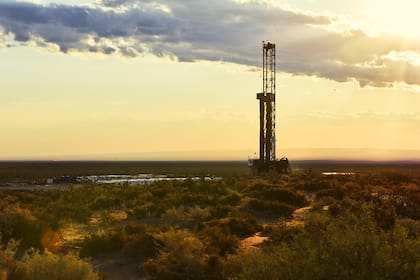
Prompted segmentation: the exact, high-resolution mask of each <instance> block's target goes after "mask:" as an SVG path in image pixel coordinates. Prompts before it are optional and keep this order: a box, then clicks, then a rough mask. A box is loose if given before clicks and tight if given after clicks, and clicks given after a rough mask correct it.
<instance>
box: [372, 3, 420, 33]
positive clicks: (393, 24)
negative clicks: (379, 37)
mask: <svg viewBox="0 0 420 280" xmlns="http://www.w3.org/2000/svg"><path fill="white" fill-rule="evenodd" d="M364 2H365V3H366V11H365V13H364V15H365V16H366V20H367V21H368V22H369V23H370V24H371V25H372V27H373V28H375V29H377V30H378V31H380V32H390V33H392V34H396V35H404V36H408V37H418V36H419V35H420V29H419V26H420V16H419V11H420V2H419V1H417V0H400V1H381V0H370V1H364Z"/></svg>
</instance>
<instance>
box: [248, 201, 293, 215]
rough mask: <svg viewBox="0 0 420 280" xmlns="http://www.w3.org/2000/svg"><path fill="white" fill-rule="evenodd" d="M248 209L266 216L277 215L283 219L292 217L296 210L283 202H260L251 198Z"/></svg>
mask: <svg viewBox="0 0 420 280" xmlns="http://www.w3.org/2000/svg"><path fill="white" fill-rule="evenodd" d="M247 207H248V208H249V209H251V210H253V211H257V212H261V213H264V214H266V215H273V216H274V215H275V216H281V217H287V216H290V215H291V214H292V213H293V210H294V209H295V208H294V207H293V206H290V205H288V204H286V203H283V202H278V201H270V200H268V201H267V200H260V199H255V198H251V199H249V201H248V203H247Z"/></svg>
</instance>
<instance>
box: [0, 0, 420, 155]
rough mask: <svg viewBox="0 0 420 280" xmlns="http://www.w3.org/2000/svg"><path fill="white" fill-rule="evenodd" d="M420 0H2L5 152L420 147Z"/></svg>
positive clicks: (386, 150) (0, 146) (1, 147)
mask: <svg viewBox="0 0 420 280" xmlns="http://www.w3.org/2000/svg"><path fill="white" fill-rule="evenodd" d="M419 10H420V2H418V1H416V0H399V1H393V0H381V1H379V0H354V1H336V0H293V1H292V0H271V1H270V0H260V1H259V0H213V1H207V0H156V1H153V0H96V1H94V0H86V1H83V0H68V1H64V0H61V1H60V0H51V1H43V0H38V1H36V0H35V1H12V0H0V116H1V118H0V160H22V159H43V160H45V159H51V160H67V159H71V160H76V159H133V160H134V159H136V160H137V159H138V160H165V159H168V160H177V159H179V160H189V159H194V160H197V159H202V160H242V159H244V160H245V159H247V158H248V157H253V156H254V155H255V153H256V152H257V151H258V140H259V137H258V132H259V128H258V125H259V122H258V102H257V100H256V93H257V92H260V91H261V90H262V78H261V64H262V43H261V42H262V41H264V40H268V41H271V42H274V43H276V46H277V93H276V94H277V108H276V109H277V127H276V134H277V156H278V157H282V156H288V157H289V158H290V159H324V158H328V159H361V160H364V159H369V160H395V159H398V160H402V159H404V160H415V159H417V160H419V159H420V152H419V151H420V141H419V140H420V29H419V28H418V26H420V17H419V16H418V15H417V14H416V12H417V11H419Z"/></svg>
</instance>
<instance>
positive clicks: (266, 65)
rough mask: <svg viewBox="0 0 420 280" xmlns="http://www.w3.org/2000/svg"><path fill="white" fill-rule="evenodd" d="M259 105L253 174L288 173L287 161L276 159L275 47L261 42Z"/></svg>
mask: <svg viewBox="0 0 420 280" xmlns="http://www.w3.org/2000/svg"><path fill="white" fill-rule="evenodd" d="M257 99H258V100H259V103H260V157H259V159H254V160H250V162H249V165H250V166H251V167H252V169H253V171H254V173H256V174H259V173H264V172H268V171H275V172H279V173H289V172H290V165H289V160H288V159H287V158H285V157H283V158H281V159H280V160H277V159H276V45H275V44H273V43H270V42H263V92H261V93H257Z"/></svg>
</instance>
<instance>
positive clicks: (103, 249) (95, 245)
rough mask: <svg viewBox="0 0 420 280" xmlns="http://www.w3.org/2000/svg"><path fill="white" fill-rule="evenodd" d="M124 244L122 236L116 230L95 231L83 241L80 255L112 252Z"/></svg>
mask: <svg viewBox="0 0 420 280" xmlns="http://www.w3.org/2000/svg"><path fill="white" fill-rule="evenodd" d="M123 245H124V241H123V239H122V236H121V235H120V234H119V233H118V232H115V231H112V230H110V231H106V232H99V233H94V234H91V235H89V236H88V237H86V238H85V239H84V241H83V243H82V249H81V250H80V255H81V256H83V257H87V256H97V255H104V254H110V253H113V252H116V251H118V250H120V249H121V248H122V247H123Z"/></svg>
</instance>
